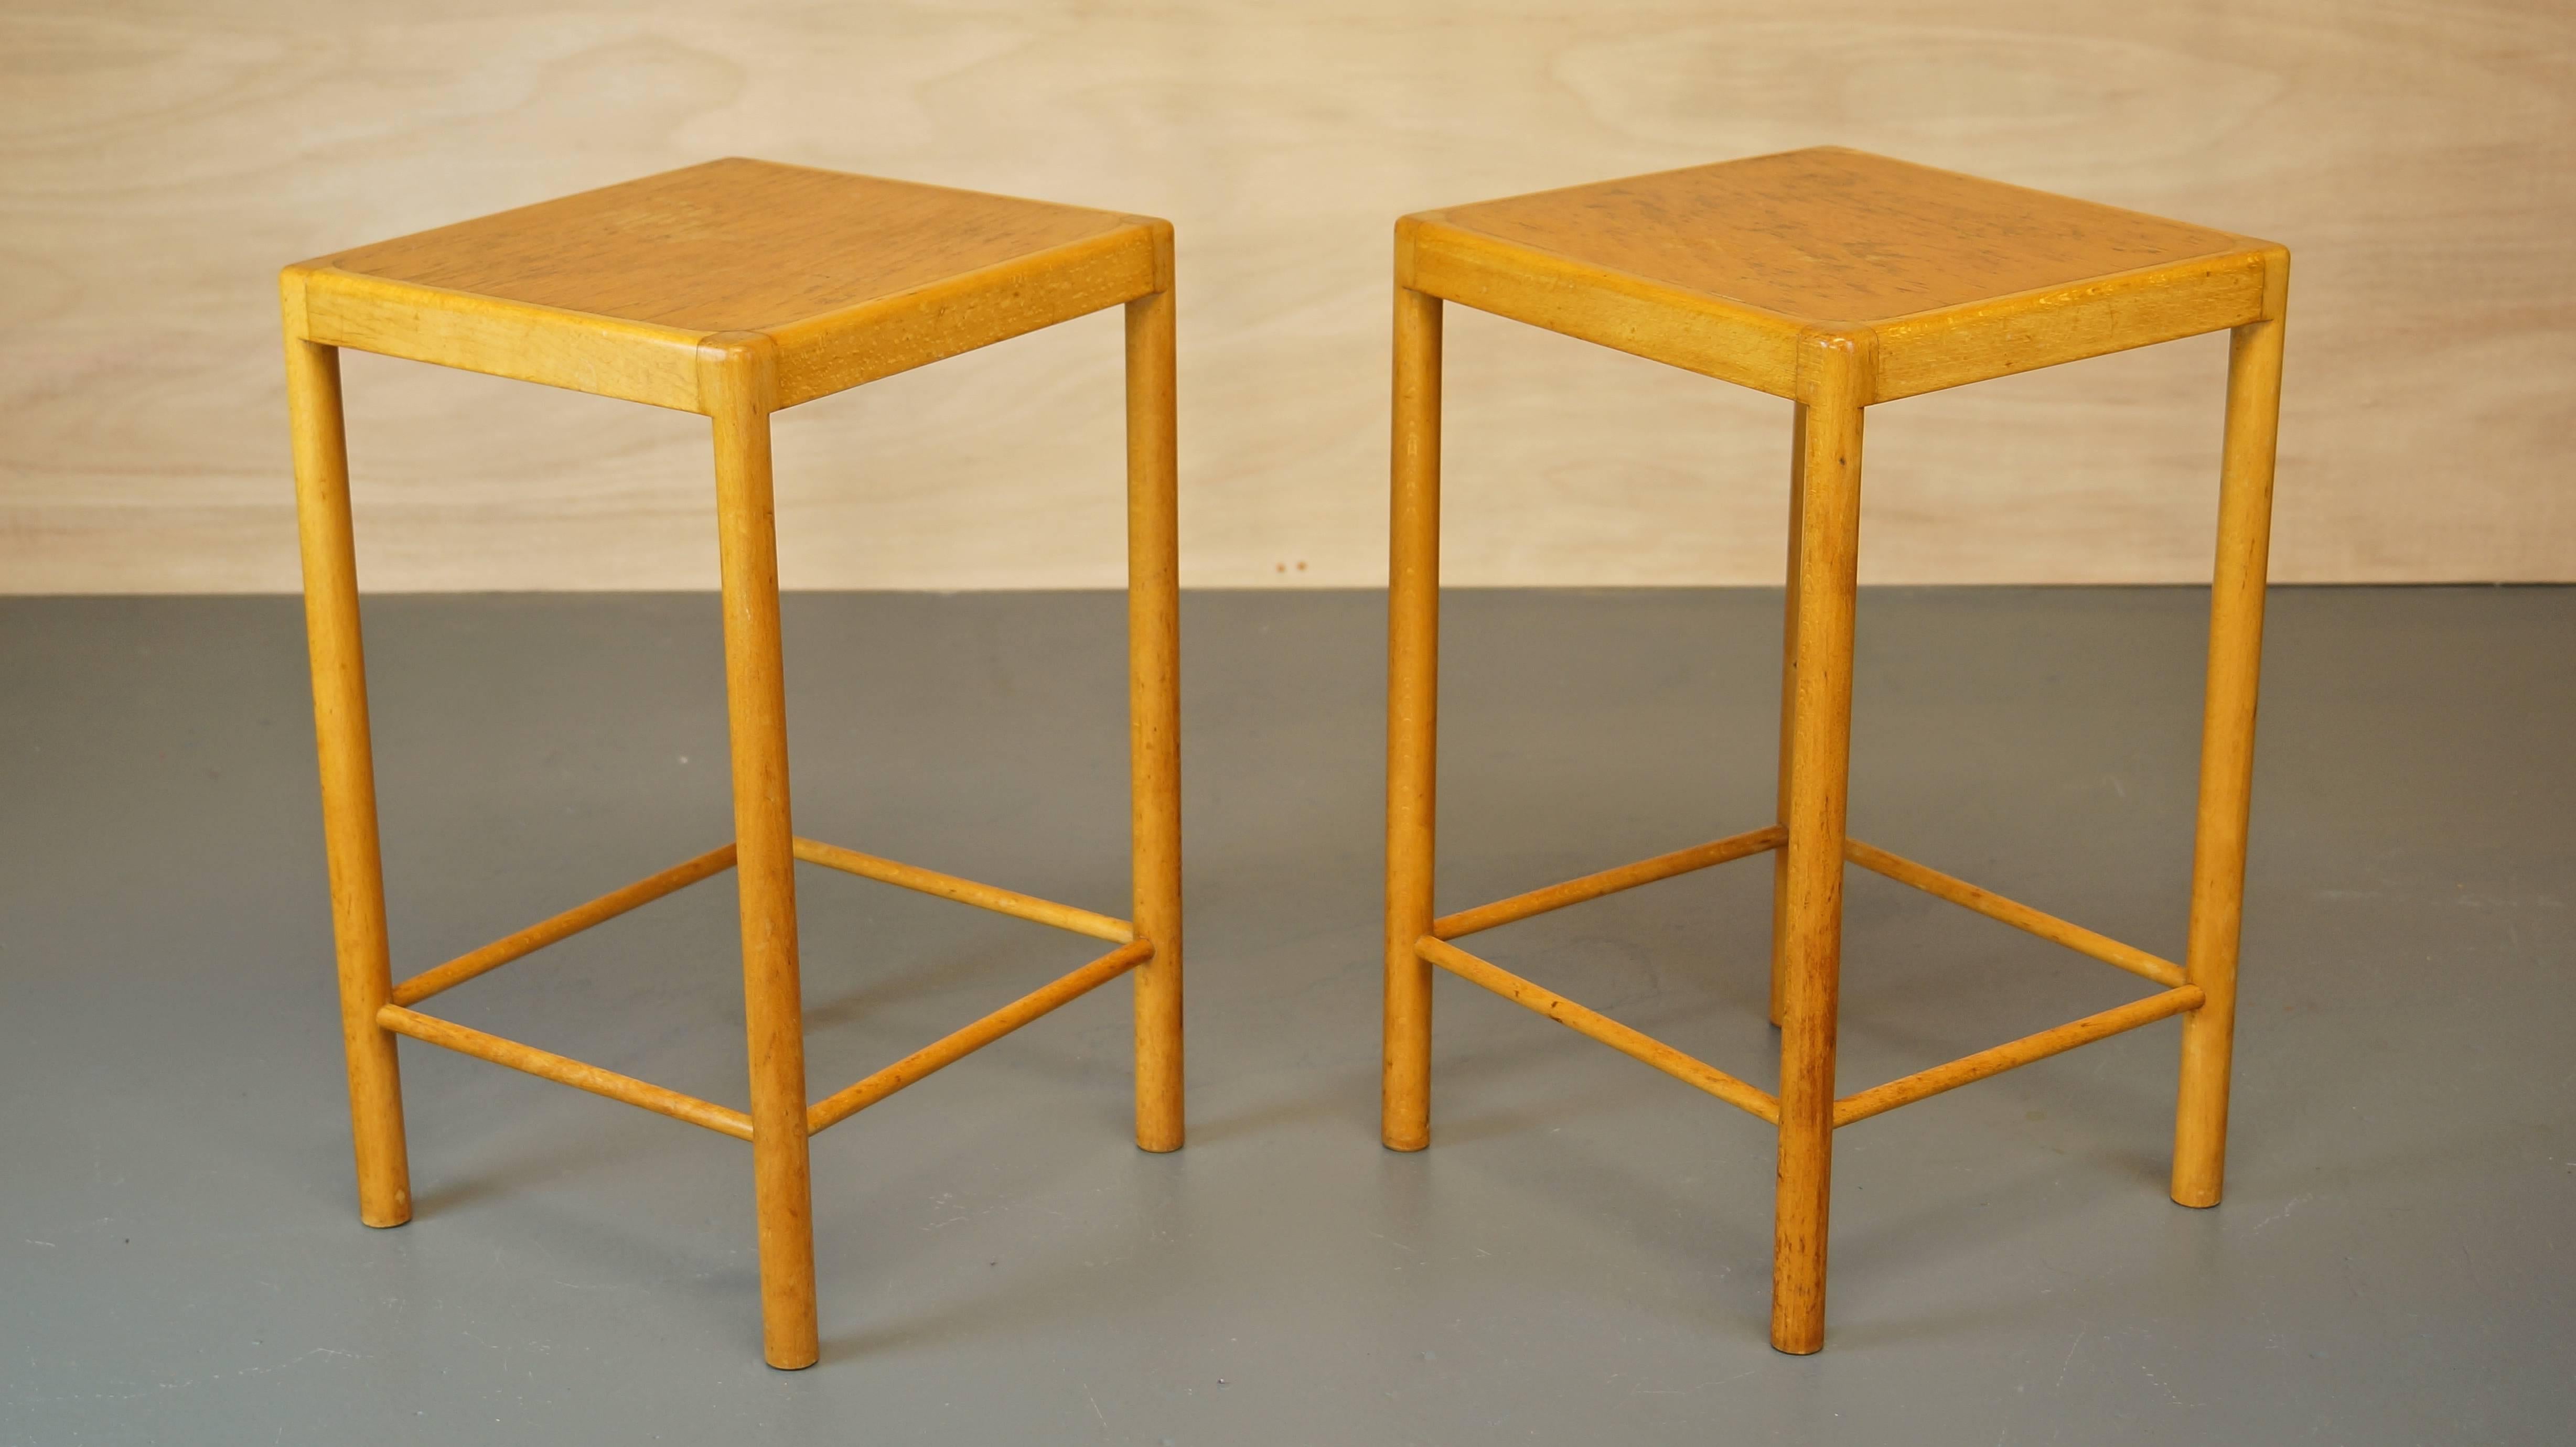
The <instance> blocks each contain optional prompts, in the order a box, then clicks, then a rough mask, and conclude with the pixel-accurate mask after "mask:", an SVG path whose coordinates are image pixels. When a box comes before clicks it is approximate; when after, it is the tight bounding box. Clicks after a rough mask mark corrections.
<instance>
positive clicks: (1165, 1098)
mask: <svg viewBox="0 0 2576 1447" xmlns="http://www.w3.org/2000/svg"><path fill="white" fill-rule="evenodd" d="M1173 310H1174V308H1173V303H1172V293H1171V291H1170V290H1169V289H1166V290H1163V291H1158V292H1155V293H1154V294H1153V295H1151V296H1144V297H1139V298H1137V299H1136V300H1134V301H1131V302H1129V303H1128V304H1127V726H1128V740H1129V751H1130V753H1129V757H1130V785H1129V788H1130V794H1129V813H1130V817H1131V818H1132V820H1133V823H1132V825H1131V829H1132V834H1131V837H1132V839H1133V841H1134V850H1135V854H1134V864H1133V869H1134V880H1135V885H1134V888H1135V908H1136V916H1135V918H1136V933H1137V935H1138V936H1139V937H1140V938H1143V939H1149V940H1152V941H1153V942H1154V955H1153V958H1151V959H1149V960H1147V961H1146V962H1145V963H1144V964H1142V965H1140V966H1138V967H1137V969H1136V1144H1137V1145H1139V1146H1141V1147H1143V1148H1144V1149H1146V1150H1149V1151H1176V1150H1179V1149H1180V1148H1181V1142H1182V1140H1183V1138H1184V1137H1185V1135H1186V1133H1187V1124H1186V1122H1187V1113H1186V1111H1185V1109H1184V1107H1183V1094H1182V1075H1183V1072H1182V1055H1181V958H1182V957H1181V684H1180V664H1181V540H1180V522H1179V517H1180V501H1179V499H1180V480H1179V479H1180V453H1179V443H1178V440H1177V430H1176V421H1175V419H1176V417H1177V403H1176V400H1175V393H1174V375H1173V374H1174V365H1173V361H1174V359H1173V346H1174V343H1173Z"/></svg>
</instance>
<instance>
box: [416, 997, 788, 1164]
mask: <svg viewBox="0 0 2576 1447" xmlns="http://www.w3.org/2000/svg"><path fill="white" fill-rule="evenodd" d="M376 1022H377V1024H378V1025H379V1026H381V1027H382V1028H384V1029H386V1030H390V1031H394V1032H397V1033H399V1034H404V1035H408V1036H410V1037H411V1038H413V1039H414V1040H419V1041H423V1042H425V1043H427V1044H431V1045H437V1046H441V1047H443V1048H445V1049H449V1050H453V1051H456V1052H457V1053H459V1054H462V1055H471V1056H473V1057H475V1058H476V1059H478V1060H489V1061H491V1062H492V1063H493V1064H495V1065H506V1066H508V1067H510V1068H511V1069H512V1070H523V1071H526V1072H527V1073H528V1074H530V1075H534V1076H539V1077H542V1078H544V1079H546V1080H551V1081H554V1082H556V1083H558V1084H561V1085H569V1086H571V1087H572V1088H574V1089H575V1090H587V1091H589V1092H590V1093H591V1094H593V1095H604V1096H607V1097H608V1098H609V1099H610V1100H622V1101H624V1102H626V1103H627V1104H628V1105H640V1106H642V1107H643V1108H645V1109H646V1110H649V1111H652V1112H653V1113H654V1114H656V1115H667V1116H669V1117H670V1118H671V1119H673V1120H684V1121H687V1122H688V1123H689V1124H691V1125H702V1126H705V1127H706V1128H707V1129H709V1130H711V1131H715V1132H717V1133H718V1134H720V1135H729V1136H732V1137H733V1138H735V1139H736V1140H746V1141H747V1140H751V1139H752V1138H753V1136H752V1127H751V1117H749V1116H747V1115H744V1114H743V1113H742V1112H741V1111H738V1110H729V1109H727V1108H726V1107H724V1106H721V1105H716V1104H714V1103H712V1102H709V1101H704V1100H700V1099H698V1098H697V1097H696V1096H693V1095H682V1094H681V1093H680V1092H678V1091H676V1090H668V1089H665V1088H664V1087H662V1086H659V1085H655V1084H652V1083H651V1082H649V1081H643V1080H637V1079H636V1078H634V1077H633V1076H631V1075H620V1074H618V1073H617V1072H616V1071H614V1070H604V1069H602V1068H600V1067H599V1066H596V1065H591V1064H587V1063H585V1062H582V1061H579V1060H574V1059H571V1058H570V1057H568V1056H562V1055H557V1054H555V1053H553V1052H552V1051H548V1050H539V1049H538V1048H537V1047H535V1046H533V1045H522V1044H520V1043H519V1042H518V1041H516V1040H505V1039H503V1038H501V1037H500V1036H498V1035H492V1034H487V1033H485V1032H484V1031H481V1030H476V1029H472V1028H470V1027H468V1026H464V1025H459V1024H457V1023H456V1022H455V1021H453V1020H441V1019H439V1018H438V1017H437V1016H435V1015H423V1014H421V1013H419V1012H418V1011H414V1010H406V1009H404V1008H403V1007H402V1006H400V1005H387V1006H385V1007H383V1008H382V1009H380V1010H378V1011H377V1012H376Z"/></svg>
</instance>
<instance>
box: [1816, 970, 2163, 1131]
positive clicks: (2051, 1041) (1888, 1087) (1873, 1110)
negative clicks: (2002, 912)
mask: <svg viewBox="0 0 2576 1447" xmlns="http://www.w3.org/2000/svg"><path fill="white" fill-rule="evenodd" d="M2202 998H2203V997H2202V994H2201V990H2200V987H2199V986H2198V985H2182V986H2178V987H2176V988H2174V989H2171V990H2167V991H2165V992H2164V993H2163V994H2161V995H2149V996H2148V997H2147V998H2145V999H2143V1000H2132V1001H2130V1002H2129V1003H2128V1004H2126V1005H2119V1006H2114V1007H2113V1008H2111V1009H2108V1010H2104V1011H2102V1012H2100V1013H2099V1014H2093V1015H2087V1016H2085V1017H2084V1018H2083V1019H2081V1020H2076V1021H2072V1022H2070V1023H2068V1024H2064V1025H2060V1026H2057V1027H2056V1028H2054V1029H2050V1030H2042V1031H2040V1032H2039V1033H2037V1034H2035V1035H2025V1036H2023V1037H2022V1038H2021V1039H2019V1040H2015V1041H2012V1042H2010V1043H2009V1044H2004V1045H1998V1046H1996V1047H1995V1048H1993V1049H1992V1050H1980V1051H1978V1052H1977V1053H1976V1054H1974V1055H1970V1056H1967V1057H1965V1058H1963V1059H1959V1060H1953V1061H1951V1062H1950V1063H1949V1064H1947V1065H1936V1066H1933V1067H1932V1068H1931V1069H1929V1070H1918V1071H1916V1072H1914V1073H1913V1074H1912V1075H1908V1076H1903V1077H1901V1078H1899V1079H1896V1080H1891V1081H1889V1082H1888V1083H1886V1084H1885V1085H1878V1086H1872V1087H1871V1088H1869V1089H1867V1090H1864V1091H1861V1092H1859V1093H1858V1094H1855V1095H1847V1096H1845V1097H1843V1098H1842V1099H1841V1100H1838V1101H1835V1102H1834V1125H1835V1127H1836V1128H1837V1129H1839V1128H1841V1127H1843V1126H1847V1125H1850V1124H1851V1123H1852V1122H1854V1121H1859V1120H1867V1119H1869V1118H1870V1117H1871V1116H1874V1115H1880V1114H1884V1113H1885V1112H1887V1111H1891V1110H1894V1109H1896V1108H1897V1107H1898V1106H1900V1105H1911V1104H1913V1103H1914V1102H1915V1101H1918V1100H1921V1099H1923V1098H1925V1097H1926V1096H1933V1095H1939V1094H1940V1093H1941V1092H1943V1091H1945V1090H1956V1089H1958V1088H1959V1087H1960V1086H1962V1085H1967V1084H1970V1083H1972V1082H1975V1081H1979V1080H1983V1079H1985V1078H1986V1077H1987V1076H1989V1075H2001V1074H2003V1073H2004V1072H2005V1071H2007V1070H2011V1069H2014V1068H2016V1067H2019V1066H2023V1065H2028V1064H2030V1063H2031V1062H2032V1061H2034V1060H2045V1059H2047V1058H2048V1057H2049V1056H2052V1055H2060V1054H2063V1053H2065V1052H2066V1051H2069V1050H2072V1049H2074V1048H2075V1047H2076V1046H2078V1045H2090V1044H2092V1043H2093V1042H2094V1041H2096V1040H2105V1039H2108V1038H2110V1037H2111V1036H2113V1035H2117V1034H2119V1033H2121V1032H2122V1031H2124V1030H2135V1029H2137V1028H2138V1027H2139V1026H2141V1025H2152V1024H2154V1023H2155V1022H2156V1021H2158V1020H2162V1019H2164V1018H2166V1017H2167V1016H2171V1015H2179V1014H2181V1013H2182V1012H2183V1011H2185V1010H2190V1009H2193V1008H2196V1007H2198V1006H2199V1005H2200V1004H2201V1002H2202Z"/></svg>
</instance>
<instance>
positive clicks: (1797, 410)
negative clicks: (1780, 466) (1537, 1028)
mask: <svg viewBox="0 0 2576 1447" xmlns="http://www.w3.org/2000/svg"><path fill="white" fill-rule="evenodd" d="M1806 506H1807V404H1806V403H1804V402H1800V403H1797V404H1795V405H1794V407H1793V408H1792V410H1791V413H1790V421H1789V571H1788V577H1789V586H1788V589H1787V593H1786V596H1787V599H1788V602H1787V605H1786V614H1785V619H1784V621H1783V625H1782V627H1781V631H1780V812H1779V814H1778V816H1777V820H1776V822H1778V824H1779V825H1780V827H1781V828H1783V829H1786V828H1788V827H1789V761H1790V760H1791V759H1792V758H1795V757H1796V756H1797V743H1798V739H1797V732H1798V708H1797V704H1798V547H1799V543H1800V539H1799V536H1798V533H1799V529H1800V527H1801V526H1802V519H1803V518H1804V517H1805V515H1806ZM1788 947H1789V851H1788V850H1786V849H1778V850H1774V851H1772V854H1771V1023H1772V1024H1774V1025H1777V1024H1779V1023H1780V1007H1781V1003H1782V1001H1781V992H1782V991H1783V990H1785V989H1787V988H1788V982H1789V972H1788V970H1787V969H1785V968H1784V967H1783V966H1782V965H1781V963H1780V962H1781V959H1782V956H1783V953H1784V952H1785V951H1786V950H1787V949H1788Z"/></svg>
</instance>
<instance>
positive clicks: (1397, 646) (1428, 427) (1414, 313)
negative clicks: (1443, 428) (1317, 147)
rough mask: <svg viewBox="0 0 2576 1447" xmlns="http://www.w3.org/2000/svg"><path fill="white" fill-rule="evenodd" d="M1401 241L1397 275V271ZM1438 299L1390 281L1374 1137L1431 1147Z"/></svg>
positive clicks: (1390, 1145) (1399, 1146)
mask: <svg viewBox="0 0 2576 1447" xmlns="http://www.w3.org/2000/svg"><path fill="white" fill-rule="evenodd" d="M1402 258H1403V252H1402V242H1401V241H1400V240H1399V242H1398V250H1397V262H1396V266H1397V270H1398V272H1399V274H1401V272H1402V269H1403V265H1404V262H1403V259H1402ZM1440 343H1441V305H1440V300H1439V298H1437V297H1432V296H1426V295H1424V294H1423V293H1421V292H1418V291H1413V290H1410V289H1408V288H1406V287H1404V286H1401V285H1399V286H1397V288H1396V291H1395V365H1394V396H1393V400H1392V403H1391V407H1392V415H1393V422H1392V424H1391V432H1390V438H1391V441H1390V444H1389V446H1390V460H1389V470H1390V475H1391V478H1392V482H1391V485H1390V494H1391V498H1392V502H1391V508H1392V512H1391V514H1390V521H1389V525H1388V538H1389V542H1388V551H1389V556H1388V562H1387V572H1388V575H1389V586H1388V593H1387V649H1386V657H1387V661H1386V940H1385V945H1386V989H1385V1004H1384V1009H1385V1018H1384V1021H1383V1023H1382V1025H1381V1030H1382V1031H1383V1054H1382V1057H1381V1059H1380V1062H1379V1082H1378V1138H1379V1139H1380V1140H1381V1141H1383V1142H1384V1143H1385V1145H1386V1147H1387V1149H1389V1150H1398V1151H1418V1150H1421V1149H1422V1148H1423V1147H1424V1146H1427V1145H1429V1144H1430V1143H1431V967H1430V965H1429V964H1427V963H1425V960H1424V956H1423V954H1422V952H1421V951H1420V950H1419V949H1417V948H1415V941H1417V940H1420V939H1421V938H1422V937H1423V936H1425V935H1427V934H1429V933H1431V930H1432V924H1431V909H1432V883H1433V868H1432V864H1433V856H1434V844H1435V834H1436V828H1437V825H1438V823H1439V807H1438V801H1437V799H1436V798H1435V793H1436V790H1435V789H1434V787H1433V786H1434V781H1435V779H1436V770H1435V768H1434V762H1435V757H1436V755H1437V753H1438V750H1439V744H1440V720H1439V709H1440V440H1441V439H1440V365H1441V355H1440V354H1441V345H1440Z"/></svg>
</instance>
